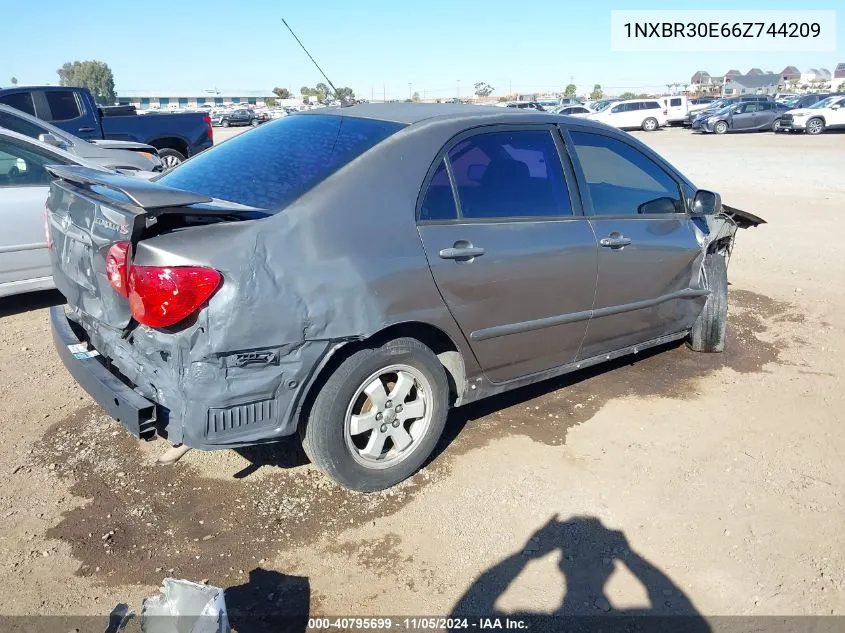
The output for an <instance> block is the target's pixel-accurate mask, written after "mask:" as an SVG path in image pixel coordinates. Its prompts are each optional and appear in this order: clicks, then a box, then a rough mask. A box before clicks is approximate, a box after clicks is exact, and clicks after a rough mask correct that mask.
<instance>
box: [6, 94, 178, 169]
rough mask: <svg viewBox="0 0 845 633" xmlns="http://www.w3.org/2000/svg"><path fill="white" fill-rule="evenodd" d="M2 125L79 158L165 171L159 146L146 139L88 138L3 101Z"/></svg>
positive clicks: (113, 166) (110, 166)
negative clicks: (145, 140)
mask: <svg viewBox="0 0 845 633" xmlns="http://www.w3.org/2000/svg"><path fill="white" fill-rule="evenodd" d="M0 128H4V129H7V130H11V131H12V132H17V133H18V134H23V135H24V136H28V137H30V138H32V139H35V140H37V141H41V142H43V143H46V144H47V145H52V146H54V147H57V148H59V149H60V150H64V151H65V152H68V153H70V154H73V155H75V156H78V157H79V158H82V159H85V160H89V161H91V162H92V163H96V164H97V165H101V166H102V167H107V168H108V169H123V170H134V171H162V169H163V166H162V163H161V159H160V158H159V155H158V150H157V149H156V148H155V147H153V146H152V145H147V144H146V143H135V142H134V141H116V140H111V139H106V140H95V141H87V140H85V139H83V138H79V137H78V136H74V135H73V134H69V133H68V132H65V131H64V130H62V129H61V128H58V127H56V126H55V125H51V124H50V123H47V122H46V121H42V120H41V119H38V118H36V117H34V116H32V115H29V114H27V113H26V112H22V111H20V110H18V109H16V108H12V107H10V106H7V105H3V104H0Z"/></svg>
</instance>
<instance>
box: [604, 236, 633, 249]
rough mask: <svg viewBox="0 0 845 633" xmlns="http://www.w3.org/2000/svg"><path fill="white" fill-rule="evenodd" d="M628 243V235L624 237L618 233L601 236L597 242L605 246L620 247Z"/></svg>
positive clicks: (629, 239) (629, 241)
mask: <svg viewBox="0 0 845 633" xmlns="http://www.w3.org/2000/svg"><path fill="white" fill-rule="evenodd" d="M630 243H631V238H630V237H624V236H622V235H619V234H618V233H617V234H615V235H612V236H611V237H603V238H602V239H601V240H599V244H601V245H602V246H605V247H607V248H622V247H624V246H628V245H629V244H630Z"/></svg>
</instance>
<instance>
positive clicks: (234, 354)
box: [47, 104, 762, 491]
mask: <svg viewBox="0 0 845 633" xmlns="http://www.w3.org/2000/svg"><path fill="white" fill-rule="evenodd" d="M50 169H51V171H52V172H53V173H54V175H55V176H57V178H58V180H56V181H55V182H54V183H53V186H52V188H51V193H50V198H49V200H48V209H49V214H48V218H47V222H48V231H49V235H50V239H51V240H52V242H53V244H54V245H55V247H54V250H53V251H51V253H52V262H53V272H54V277H55V279H56V285H57V287H58V288H59V290H61V292H62V293H63V294H64V295H65V297H67V300H68V304H69V305H68V308H67V309H65V308H63V307H56V308H53V309H52V311H51V322H52V328H53V337H54V340H55V342H56V349H57V351H58V353H59V355H60V356H61V358H62V360H63V362H64V363H65V365H66V366H67V367H68V369H69V370H70V372H71V374H72V375H73V376H74V377H75V378H76V380H77V381H78V382H79V383H80V384H81V385H82V386H83V388H85V389H86V390H87V391H88V392H89V393H90V394H91V395H92V396H93V397H94V399H95V400H96V401H97V402H98V403H99V404H100V405H101V406H102V407H103V408H104V409H105V410H106V411H107V412H108V413H109V414H111V415H112V416H113V417H115V418H117V419H118V420H119V421H120V423H121V424H122V425H123V426H124V427H125V428H126V429H127V430H128V431H129V432H131V433H132V434H134V435H135V436H137V437H145V438H147V437H151V436H153V435H156V434H159V435H161V436H164V437H166V438H167V440H168V441H169V442H171V443H172V444H173V445H174V447H173V448H174V451H171V452H169V454H168V460H172V459H176V458H177V457H178V456H180V455H181V454H183V452H184V451H185V450H187V449H188V448H199V449H221V448H230V447H238V446H244V445H248V444H256V443H260V442H270V441H275V440H279V439H281V438H283V437H285V436H291V435H298V436H299V437H300V438H301V439H302V443H303V446H304V448H305V451H306V453H307V454H308V456H309V457H310V458H311V460H312V461H313V462H314V463H315V464H316V465H317V466H318V467H320V468H321V469H322V470H323V471H324V472H326V473H327V474H328V475H329V476H331V477H332V478H334V479H335V480H336V481H338V482H340V483H341V484H343V485H344V486H347V487H349V488H352V489H355V490H361V491H372V490H378V489H382V488H386V487H388V486H391V485H394V484H396V483H397V482H399V481H401V480H403V479H405V478H406V477H409V476H410V475H411V474H413V473H414V472H415V471H416V470H417V469H418V468H419V467H420V466H422V465H423V464H424V463H425V462H426V460H428V459H429V458H430V455H431V453H432V451H433V450H434V447H435V446H436V444H437V442H438V439H439V437H440V435H441V432H442V430H443V428H444V425H445V423H446V416H447V413H448V411H449V409H450V407H453V406H462V405H465V404H467V403H470V402H474V401H477V400H479V399H481V398H485V397H487V396H491V395H494V394H498V393H502V392H505V391H509V390H511V389H515V388H517V387H520V386H523V385H528V384H531V383H535V382H537V381H540V380H544V379H546V378H551V377H554V376H559V375H561V374H564V373H567V372H573V371H576V370H578V369H582V368H584V367H588V366H591V365H595V364H598V363H601V362H603V361H606V360H609V359H613V358H617V357H620V356H623V355H626V354H631V353H636V352H639V351H642V350H645V349H648V348H650V347H654V346H658V345H661V344H665V343H668V342H671V341H679V340H684V339H686V340H688V341H689V344H690V346H691V347H692V348H693V349H696V350H699V351H702V352H718V351H721V350H722V349H723V347H724V344H725V323H726V318H727V291H728V283H727V259H728V255H729V254H730V252H731V249H732V246H733V242H734V236H735V232H736V229H737V227H743V228H744V227H749V226H756V225H758V224H760V223H761V222H762V220H761V219H760V218H757V217H755V216H753V215H751V214H748V213H744V212H741V211H739V210H736V209H733V208H731V207H728V206H726V205H722V203H721V200H720V198H719V196H718V194H715V193H712V192H710V191H704V190H698V189H697V188H696V187H695V186H694V185H693V184H692V183H691V182H690V181H689V179H687V178H686V177H684V176H683V175H682V174H681V173H680V172H679V171H678V170H677V169H675V167H673V166H672V165H671V164H669V163H668V162H667V161H666V160H664V159H663V158H661V157H660V156H659V155H657V154H656V153H655V152H653V151H652V150H651V149H649V148H648V147H647V146H645V145H644V144H643V143H641V142H639V141H637V140H636V139H635V138H634V137H632V136H631V135H629V134H626V133H624V132H619V131H617V130H615V129H611V128H609V127H608V126H605V125H601V124H598V123H595V122H591V121H589V120H585V119H576V118H572V117H562V116H554V115H550V114H544V113H542V112H536V111H531V110H528V111H520V110H517V109H510V108H489V107H483V106H466V105H439V106H438V105H433V104H432V105H426V104H396V105H393V104H385V105H356V106H352V107H348V108H329V109H322V110H315V111H313V112H309V113H305V114H296V115H294V116H289V117H285V118H284V119H279V120H277V121H273V122H271V123H267V124H266V125H264V126H261V127H260V128H259V129H258V130H255V131H253V132H250V133H249V134H244V135H241V136H238V137H235V138H233V139H230V140H228V141H227V142H225V143H222V144H221V145H219V146H216V147H214V148H212V149H209V150H207V151H206V152H203V153H202V154H200V155H198V156H196V157H194V158H192V159H191V160H189V161H187V162H185V163H184V164H182V165H179V166H177V167H176V168H174V169H173V170H171V171H169V172H167V173H166V174H165V175H163V176H162V177H160V178H157V179H155V181H154V182H146V181H141V180H139V179H131V178H125V177H122V176H118V175H113V174H106V173H102V172H94V171H91V170H86V169H80V168H71V167H58V168H53V167H51V168H50ZM114 370H117V371H114ZM538 423H541V422H538Z"/></svg>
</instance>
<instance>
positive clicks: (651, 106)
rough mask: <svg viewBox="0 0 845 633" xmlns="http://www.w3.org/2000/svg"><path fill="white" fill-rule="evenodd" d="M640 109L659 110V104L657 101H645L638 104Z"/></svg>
mask: <svg viewBox="0 0 845 633" xmlns="http://www.w3.org/2000/svg"><path fill="white" fill-rule="evenodd" d="M640 109H641V110H659V109H660V104H659V103H657V101H646V102H645V103H641V104H640Z"/></svg>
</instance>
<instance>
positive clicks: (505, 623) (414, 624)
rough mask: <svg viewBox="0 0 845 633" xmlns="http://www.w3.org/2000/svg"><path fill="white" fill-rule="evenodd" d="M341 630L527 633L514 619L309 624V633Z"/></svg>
mask: <svg viewBox="0 0 845 633" xmlns="http://www.w3.org/2000/svg"><path fill="white" fill-rule="evenodd" d="M319 629H325V630H331V629H336V630H343V631H359V630H360V631H364V630H370V631H378V630H381V631H390V630H397V631H417V632H422V631H442V630H444V629H446V630H449V631H457V630H473V629H476V630H480V631H484V630H502V631H505V630H510V631H519V630H526V629H528V623H527V622H525V621H524V620H520V619H513V618H498V617H491V618H440V617H413V618H357V617H351V618H342V617H341V618H311V619H309V620H308V630H309V631H310V630H319Z"/></svg>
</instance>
